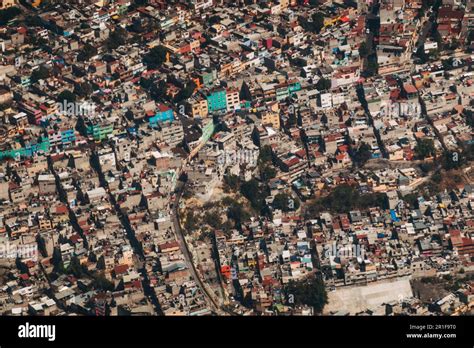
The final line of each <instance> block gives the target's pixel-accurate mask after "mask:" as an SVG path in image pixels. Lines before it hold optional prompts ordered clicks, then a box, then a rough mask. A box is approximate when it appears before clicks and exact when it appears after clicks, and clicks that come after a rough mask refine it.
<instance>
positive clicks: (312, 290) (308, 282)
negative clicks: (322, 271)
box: [284, 275, 328, 313]
mask: <svg viewBox="0 0 474 348" xmlns="http://www.w3.org/2000/svg"><path fill="white" fill-rule="evenodd" d="M284 292H285V295H286V298H287V299H290V298H291V299H294V303H295V304H296V305H299V306H301V305H307V306H310V307H313V308H314V311H315V312H316V313H321V312H322V311H323V309H324V306H325V305H326V303H327V302H328V297H327V293H326V288H325V287H324V284H323V282H322V280H320V279H319V278H317V277H316V276H315V275H311V276H309V277H308V278H306V279H304V280H300V281H297V282H295V281H290V282H289V283H288V285H287V286H286V287H285V289H284Z"/></svg>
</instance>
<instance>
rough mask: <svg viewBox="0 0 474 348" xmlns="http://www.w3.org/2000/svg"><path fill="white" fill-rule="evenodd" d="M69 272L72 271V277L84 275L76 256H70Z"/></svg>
mask: <svg viewBox="0 0 474 348" xmlns="http://www.w3.org/2000/svg"><path fill="white" fill-rule="evenodd" d="M68 271H69V273H72V274H73V275H74V277H76V278H81V277H82V276H84V270H83V268H82V265H81V262H80V261H79V259H78V258H77V256H73V257H72V258H71V262H70V264H69V267H68Z"/></svg>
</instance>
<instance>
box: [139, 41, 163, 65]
mask: <svg viewBox="0 0 474 348" xmlns="http://www.w3.org/2000/svg"><path fill="white" fill-rule="evenodd" d="M167 54H168V50H167V49H166V47H164V46H162V45H158V46H155V47H153V48H152V49H151V50H150V52H148V53H147V54H146V55H145V56H144V57H143V62H144V63H145V64H146V65H147V66H148V68H149V69H156V68H159V67H160V66H161V65H162V64H163V63H164V62H165V61H166V57H167Z"/></svg>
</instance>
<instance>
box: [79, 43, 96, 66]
mask: <svg viewBox="0 0 474 348" xmlns="http://www.w3.org/2000/svg"><path fill="white" fill-rule="evenodd" d="M95 55H97V48H95V47H94V46H92V45H91V44H89V43H86V44H84V47H82V50H81V51H80V52H79V53H78V54H77V60H78V61H79V62H85V61H87V60H89V59H91V58H92V57H94V56H95Z"/></svg>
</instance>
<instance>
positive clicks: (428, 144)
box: [415, 138, 436, 159]
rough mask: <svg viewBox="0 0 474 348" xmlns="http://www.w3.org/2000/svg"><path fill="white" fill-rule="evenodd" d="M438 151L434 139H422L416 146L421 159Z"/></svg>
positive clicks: (416, 152)
mask: <svg viewBox="0 0 474 348" xmlns="http://www.w3.org/2000/svg"><path fill="white" fill-rule="evenodd" d="M435 153H436V150H435V146H434V141H433V139H429V138H426V139H421V140H420V141H418V144H416V146H415V154H416V156H417V157H418V158H420V159H425V158H426V157H430V156H434V155H435Z"/></svg>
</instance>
